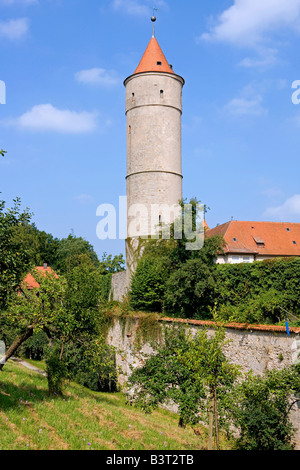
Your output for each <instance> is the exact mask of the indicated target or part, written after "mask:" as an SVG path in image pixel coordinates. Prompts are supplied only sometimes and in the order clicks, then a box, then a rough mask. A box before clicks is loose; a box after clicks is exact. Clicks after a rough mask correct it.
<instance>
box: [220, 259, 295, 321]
mask: <svg viewBox="0 0 300 470" xmlns="http://www.w3.org/2000/svg"><path fill="white" fill-rule="evenodd" d="M216 280H217V282H216V288H215V301H216V304H217V309H216V310H217V317H218V319H220V320H223V321H238V322H248V323H279V322H280V321H282V320H283V318H284V313H283V310H282V309H285V310H288V311H290V312H292V313H293V312H294V313H297V312H298V310H299V308H300V282H299V280H300V259H298V258H292V259H288V258H287V259H275V260H271V261H263V262H261V261H257V262H255V263H253V264H239V265H230V264H228V265H218V266H217V277H216Z"/></svg>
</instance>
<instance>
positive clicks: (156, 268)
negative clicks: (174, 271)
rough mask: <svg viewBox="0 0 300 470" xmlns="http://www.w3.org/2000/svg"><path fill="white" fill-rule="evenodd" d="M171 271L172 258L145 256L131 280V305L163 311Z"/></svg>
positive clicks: (137, 307) (136, 307)
mask: <svg viewBox="0 0 300 470" xmlns="http://www.w3.org/2000/svg"><path fill="white" fill-rule="evenodd" d="M169 273H170V260H168V259H167V258H151V257H148V256H147V257H143V258H142V259H141V260H140V261H139V263H138V265H137V268H136V271H135V274H134V276H133V279H132V282H131V290H130V305H131V307H132V308H134V309H140V310H142V311H146V312H147V311H148V312H149V311H150V312H151V311H152V312H161V311H162V309H163V303H164V295H165V286H166V282H167V279H168V275H169Z"/></svg>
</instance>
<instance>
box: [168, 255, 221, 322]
mask: <svg viewBox="0 0 300 470" xmlns="http://www.w3.org/2000/svg"><path fill="white" fill-rule="evenodd" d="M214 289H215V266H207V265H206V264H204V263H203V261H202V260H201V259H190V260H188V261H187V262H186V263H184V264H183V265H182V267H181V268H180V269H178V270H176V271H175V272H174V273H173V274H172V275H171V276H170V278H169V279H168V281H167V283H166V292H165V297H164V310H165V311H166V312H170V313H173V314H179V315H180V316H181V317H183V318H186V317H188V318H203V319H204V318H209V317H210V316H211V314H210V309H209V307H210V306H212V305H213V301H214Z"/></svg>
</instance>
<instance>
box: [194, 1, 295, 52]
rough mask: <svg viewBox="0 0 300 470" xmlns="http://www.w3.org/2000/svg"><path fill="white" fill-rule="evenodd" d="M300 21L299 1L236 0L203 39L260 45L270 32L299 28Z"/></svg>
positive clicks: (244, 44) (242, 44)
mask: <svg viewBox="0 0 300 470" xmlns="http://www.w3.org/2000/svg"><path fill="white" fill-rule="evenodd" d="M299 24H300V0H234V4H233V5H232V6H231V7H229V8H228V9H227V10H225V11H224V12H223V13H221V14H220V15H219V17H218V18H217V20H216V22H215V24H214V25H213V26H212V27H211V28H210V30H209V32H207V33H204V34H202V36H201V38H202V39H205V40H213V41H222V42H229V43H233V44H235V45H237V46H257V45H258V44H260V43H262V42H263V41H264V39H265V38H266V35H267V34H269V33H273V32H274V31H278V30H281V29H284V28H285V29H286V28H292V29H295V30H296V29H298V28H299Z"/></svg>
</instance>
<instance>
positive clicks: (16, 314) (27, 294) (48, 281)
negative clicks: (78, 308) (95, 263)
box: [0, 271, 68, 370]
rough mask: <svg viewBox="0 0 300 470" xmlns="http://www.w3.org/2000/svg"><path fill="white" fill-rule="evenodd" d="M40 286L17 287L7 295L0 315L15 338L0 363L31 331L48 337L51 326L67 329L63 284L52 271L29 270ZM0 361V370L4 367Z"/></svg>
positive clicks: (64, 287)
mask: <svg viewBox="0 0 300 470" xmlns="http://www.w3.org/2000/svg"><path fill="white" fill-rule="evenodd" d="M33 275H34V278H35V279H36V281H37V282H38V283H39V285H40V287H39V288H35V289H32V290H28V289H26V287H24V288H23V289H22V287H21V286H20V287H19V288H20V292H21V293H19V294H16V293H13V294H11V296H10V299H9V303H8V306H7V311H5V312H2V314H1V317H2V319H3V320H4V321H5V322H6V324H7V325H10V326H11V327H12V328H13V329H14V331H15V336H16V337H15V339H14V341H13V342H12V344H11V345H10V347H9V348H8V350H7V351H6V353H5V356H4V358H3V359H4V361H3V362H4V363H5V362H6V361H7V360H8V359H9V358H10V357H11V356H13V355H14V354H15V353H16V351H17V350H18V348H19V347H20V346H21V345H22V344H23V343H24V342H25V341H26V340H27V339H28V338H30V337H31V336H32V335H33V334H34V333H37V332H39V331H41V330H43V331H45V332H46V333H47V334H48V335H49V336H50V334H51V333H50V331H51V329H53V328H57V327H60V328H64V330H65V331H68V321H67V318H66V316H65V311H64V308H63V301H64V295H65V289H66V284H65V280H64V279H62V278H59V279H58V278H57V277H56V276H55V275H54V273H46V275H45V276H44V275H43V274H41V273H40V272H38V271H36V272H33ZM4 363H3V364H0V370H1V369H2V368H3V366H4Z"/></svg>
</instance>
